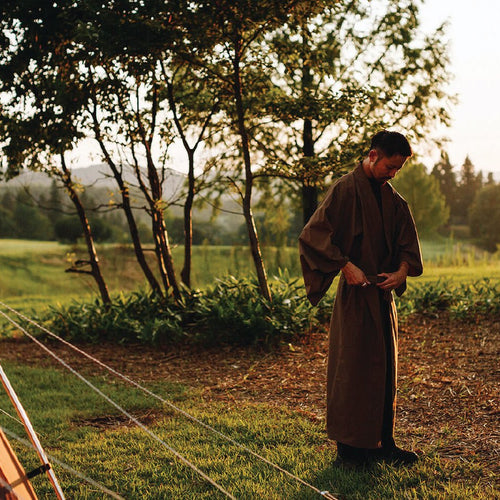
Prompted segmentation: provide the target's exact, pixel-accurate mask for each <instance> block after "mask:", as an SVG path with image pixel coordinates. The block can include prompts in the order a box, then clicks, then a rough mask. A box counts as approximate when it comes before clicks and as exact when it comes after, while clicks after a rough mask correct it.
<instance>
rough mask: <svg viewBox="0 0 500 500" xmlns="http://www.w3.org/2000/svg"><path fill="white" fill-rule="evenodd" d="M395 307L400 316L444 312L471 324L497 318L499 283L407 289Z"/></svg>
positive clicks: (445, 283)
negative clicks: (479, 319)
mask: <svg viewBox="0 0 500 500" xmlns="http://www.w3.org/2000/svg"><path fill="white" fill-rule="evenodd" d="M397 303H398V311H399V312H400V314H402V315H403V316H404V315H407V314H411V313H421V314H437V313H439V312H443V311H448V312H449V313H450V314H451V315H452V317H456V318H460V319H471V320H474V319H476V318H477V317H478V316H484V315H499V314H500V283H498V282H493V281H491V280H489V279H487V278H485V279H482V280H477V281H474V282H472V283H459V284H454V283H451V282H450V281H440V280H438V281H437V282H435V283H425V284H423V283H422V284H419V285H412V286H410V287H409V289H408V290H407V291H406V293H405V294H404V295H403V296H402V297H401V298H400V299H397Z"/></svg>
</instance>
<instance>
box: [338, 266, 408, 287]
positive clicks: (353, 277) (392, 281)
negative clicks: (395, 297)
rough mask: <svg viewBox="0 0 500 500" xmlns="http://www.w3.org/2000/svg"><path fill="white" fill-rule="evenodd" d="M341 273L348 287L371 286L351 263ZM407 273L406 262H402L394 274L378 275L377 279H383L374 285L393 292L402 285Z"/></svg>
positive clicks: (359, 270) (362, 273) (361, 272)
mask: <svg viewBox="0 0 500 500" xmlns="http://www.w3.org/2000/svg"><path fill="white" fill-rule="evenodd" d="M342 273H343V274H344V277H345V280H346V281H347V283H348V284H349V285H353V286H362V287H365V286H367V285H370V284H372V283H370V281H368V278H367V277H366V275H365V273H364V272H363V271H362V270H361V269H360V268H359V267H357V266H356V265H354V264H353V263H352V262H348V263H347V264H346V265H345V266H344V267H343V268H342ZM407 273H408V265H407V264H406V262H403V263H402V264H401V266H400V268H399V269H398V270H397V271H395V272H392V273H380V274H378V275H377V276H378V277H380V278H385V279H384V280H383V281H381V282H380V283H376V285H377V286H378V287H379V288H381V289H382V290H384V291H390V290H394V289H395V288H398V287H399V286H400V285H402V284H403V283H404V281H405V279H406V276H407ZM373 284H375V283H373Z"/></svg>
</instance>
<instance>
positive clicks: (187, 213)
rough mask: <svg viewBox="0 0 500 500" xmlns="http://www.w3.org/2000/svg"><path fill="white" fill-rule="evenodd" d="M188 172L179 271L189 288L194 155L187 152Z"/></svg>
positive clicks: (189, 151)
mask: <svg viewBox="0 0 500 500" xmlns="http://www.w3.org/2000/svg"><path fill="white" fill-rule="evenodd" d="M188 155H189V171H188V192H187V196H186V202H185V203H184V265H183V267H182V271H181V279H182V282H183V283H184V284H185V285H186V286H187V287H189V288H190V287H191V259H192V247H193V202H194V192H195V180H194V155H193V151H191V150H188Z"/></svg>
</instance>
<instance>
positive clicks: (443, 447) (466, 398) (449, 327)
mask: <svg viewBox="0 0 500 500" xmlns="http://www.w3.org/2000/svg"><path fill="white" fill-rule="evenodd" d="M326 343H327V339H326V334H325V333H314V334H312V335H310V336H309V337H307V338H304V339H302V340H301V341H300V342H299V343H297V344H294V345H293V346H282V347H281V348H280V349H279V350H277V351H273V352H257V351H256V350H253V349H248V348H234V347H223V348H216V349H207V350H203V349H199V348H197V349H193V348H192V347H187V346H184V347H177V348H174V349H172V348H170V349H169V350H167V351H164V350H163V351H162V350H159V349H155V348H150V347H144V346H119V345H118V346H117V345H111V344H101V345H86V346H83V348H84V349H85V350H86V351H87V352H89V353H91V354H92V355H94V356H96V357H97V358H99V359H100V360H102V361H105V362H106V363H108V364H109V365H111V366H112V367H113V368H115V369H117V370H119V371H121V372H123V373H125V374H127V375H128V376H130V377H132V378H134V379H136V380H141V381H144V382H148V381H152V380H158V379H162V380H168V381H171V382H181V383H183V384H185V385H188V386H191V387H195V388H198V389H201V390H202V392H203V396H204V398H206V399H207V400H211V399H217V400H233V401H238V400H248V401H256V402H267V403H269V404H271V405H277V406H287V407H290V408H292V409H294V410H296V411H298V412H300V413H302V414H304V415H305V416H307V417H308V418H311V419H314V420H323V419H324V409H325V408H324V406H325V405H324V391H325V372H326V361H327V360H326V355H325V353H326V352H327V346H326ZM51 348H52V349H54V350H55V351H56V352H57V353H58V354H60V355H61V356H62V357H63V358H64V359H67V360H68V361H70V362H71V365H72V366H74V367H76V368H79V369H83V370H84V371H88V370H89V368H88V361H87V360H85V358H83V359H82V358H79V357H78V358H76V357H75V356H74V353H73V352H72V351H69V352H68V349H67V348H65V347H64V346H61V344H53V343H51ZM499 355H500V319H499V318H496V319H486V320H485V319H482V320H481V321H478V322H476V323H469V322H460V321H451V320H449V319H448V318H447V317H442V318H427V317H423V316H417V317H413V318H410V319H409V320H407V321H406V322H405V323H404V324H402V325H401V327H400V364H399V393H398V415H397V424H396V431H397V436H399V437H400V438H399V442H400V443H402V444H403V445H405V446H411V447H415V448H419V449H421V450H423V451H425V452H427V453H430V452H437V453H438V454H439V456H440V457H441V458H443V459H454V460H458V461H471V460H474V461H475V462H476V463H477V464H478V465H479V467H477V475H478V478H477V479H478V480H485V481H488V482H491V481H493V479H491V478H492V477H494V476H495V475H496V477H497V478H498V477H499V476H500V467H499V465H498V464H499V463H500V425H499V424H500V405H499V403H500V364H499ZM0 359H9V360H16V361H18V362H20V363H27V364H30V365H33V364H35V365H51V364H53V363H52V360H50V359H47V356H46V355H45V354H44V353H43V352H41V351H40V350H39V349H38V350H37V349H33V346H32V344H31V343H29V342H26V341H24V340H2V341H0ZM457 474H459V470H458V469H457Z"/></svg>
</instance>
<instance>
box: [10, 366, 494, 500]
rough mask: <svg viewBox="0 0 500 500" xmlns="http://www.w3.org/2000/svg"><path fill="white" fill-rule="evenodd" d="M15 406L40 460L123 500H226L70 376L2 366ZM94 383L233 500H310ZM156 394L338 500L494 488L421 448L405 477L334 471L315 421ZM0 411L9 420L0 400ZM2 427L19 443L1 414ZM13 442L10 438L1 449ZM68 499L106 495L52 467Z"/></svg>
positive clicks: (14, 427) (41, 489) (115, 388)
mask: <svg viewBox="0 0 500 500" xmlns="http://www.w3.org/2000/svg"><path fill="white" fill-rule="evenodd" d="M3 365H4V369H5V371H6V372H7V374H8V376H9V378H10V380H11V382H12V384H13V386H14V387H15V388H16V390H17V392H18V394H19V397H20V399H21V400H22V401H23V403H24V406H25V408H26V410H27V412H28V414H29V415H30V416H31V418H32V421H33V424H34V427H35V429H36V430H37V432H38V433H39V435H40V439H41V442H42V444H43V445H44V447H45V448H46V451H47V453H49V454H50V455H53V456H54V457H56V458H57V459H58V460H60V461H62V462H65V463H67V464H68V465H71V467H73V468H74V469H76V470H77V471H79V472H81V473H83V474H84V475H85V476H87V477H90V478H92V479H94V480H96V481H98V482H100V483H101V484H103V485H105V486H106V487H108V488H109V489H111V490H113V491H115V492H117V493H119V494H121V495H122V496H124V497H125V498H127V499H154V500H156V499H183V500H189V499H193V500H194V499H200V498H206V499H217V498H221V499H222V498H224V495H223V494H222V493H221V492H219V491H218V490H216V489H214V487H213V486H211V485H210V484H208V483H207V482H206V481H205V480H204V479H203V478H202V477H200V476H198V475H197V474H195V473H194V472H193V471H192V470H191V469H189V468H187V467H186V466H185V465H183V464H182V463H181V462H180V461H179V460H178V459H176V458H175V457H174V456H173V455H172V454H171V453H170V452H169V451H168V450H167V449H165V448H164V447H162V446H161V445H160V444H159V443H157V442H155V441H154V440H152V439H151V438H150V437H148V436H147V435H146V434H145V433H144V432H143V431H141V430H140V429H138V428H137V427H135V426H134V425H132V424H131V422H129V421H128V419H126V418H122V417H120V416H118V415H117V412H116V410H115V409H114V408H112V407H110V406H109V405H108V404H107V403H105V402H103V400H101V399H99V398H98V396H96V395H95V394H94V393H92V392H91V391H90V390H89V389H88V388H87V386H85V385H84V384H83V383H81V382H80V381H78V380H77V379H74V378H72V377H71V376H68V375H67V374H66V373H63V372H61V371H59V370H54V369H50V368H43V369H42V368H33V367H28V366H24V365H21V364H15V363H5V364H3ZM92 381H93V382H94V383H95V384H96V385H97V386H98V387H100V388H101V389H102V390H103V391H105V392H106V393H107V394H108V395H110V396H111V397H112V398H113V399H114V400H116V401H117V402H119V404H121V405H123V406H124V407H125V408H126V409H127V411H129V412H131V413H133V414H134V415H136V416H137V418H139V420H142V421H144V422H145V423H146V424H147V425H148V426H149V428H150V429H151V430H152V431H154V432H155V433H157V435H158V436H159V437H160V438H161V439H162V440H164V441H166V442H167V443H168V445H169V446H171V447H172V448H174V449H175V450H177V451H178V452H180V453H181V454H182V455H183V456H184V457H185V458H187V459H188V460H189V461H191V462H192V463H194V465H196V467H198V468H200V469H201V470H203V471H204V472H205V473H206V474H208V475H209V476H210V477H211V478H212V479H214V480H215V481H216V482H217V483H219V484H220V485H221V486H222V487H223V488H224V489H226V490H227V491H229V492H230V493H231V494H232V495H234V496H235V497H236V498H238V499H266V500H267V499H269V500H271V499H276V500H278V499H285V498H286V499H296V500H307V499H315V498H320V495H319V494H317V493H315V492H314V491H313V490H311V489H309V488H308V487H306V486H303V485H301V484H300V483H298V482H296V481H294V480H293V479H291V478H289V477H287V476H284V475H283V474H282V473H280V472H279V471H277V470H276V469H274V468H272V467H270V466H269V465H267V464H265V463H264V462H262V461H259V460H258V459H257V458H255V457H253V456H251V455H249V454H247V453H246V452H244V451H242V450H241V449H239V448H238V447H236V446H234V445H233V444H231V443H228V442H227V441H225V440H223V439H222V438H220V437H217V436H215V435H213V434H211V433H210V432H209V431H207V430H205V429H203V428H201V427H200V426H199V425H196V424H194V423H192V422H191V421H189V420H187V419H186V418H185V417H183V416H179V415H176V414H175V413H173V411H172V410H170V409H169V408H162V406H161V405H159V404H158V403H156V402H154V401H152V400H151V399H150V398H149V397H147V396H142V395H141V394H139V393H138V392H137V391H136V390H135V389H131V388H129V387H125V386H124V385H122V384H121V383H118V382H116V381H114V380H111V379H109V378H108V377H93V378H92ZM152 390H154V391H155V392H156V393H159V394H161V395H162V396H163V397H165V398H167V399H170V400H172V401H173V402H174V403H175V404H176V405H177V406H180V407H182V408H183V409H184V410H186V411H188V412H190V413H191V414H193V415H194V416H195V417H197V418H199V419H201V420H203V421H204V422H206V423H208V424H210V425H211V426H213V427H215V428H216V429H218V430H219V431H221V432H222V433H224V434H226V435H229V436H230V437H231V438H233V439H234V440H236V441H237V442H239V443H241V444H243V445H244V446H246V447H248V448H250V449H251V450H253V451H255V452H257V453H259V454H260V455H262V456H264V457H266V458H267V459H269V460H271V461H272V462H274V463H276V464H279V465H280V466H281V467H283V468H285V469H286V470H288V471H290V472H291V473H293V474H295V475H298V476H299V477H300V478H302V479H303V480H305V481H307V482H308V483H310V484H312V485H313V486H315V487H316V488H319V489H320V490H329V491H330V492H331V493H333V494H337V495H338V496H340V497H341V498H342V499H366V500H369V499H394V498H414V499H417V498H419V499H420V498H435V499H441V498H464V499H465V498H474V499H491V498H494V495H495V491H494V489H493V487H488V486H484V484H481V485H480V484H477V483H476V481H475V480H473V479H471V480H468V477H471V478H472V477H477V475H476V474H475V472H476V471H477V468H478V467H479V465H478V464H476V463H474V461H469V462H461V461H460V460H456V461H449V460H448V461H445V460H440V459H439V458H438V457H437V456H436V455H435V454H434V453H433V450H432V447H431V446H429V448H428V449H427V450H424V452H426V454H425V456H424V459H423V460H421V461H420V462H419V463H418V464H417V465H416V466H415V467H413V468H411V469H405V468H402V469H396V468H392V467H389V466H386V465H374V466H372V467H371V468H367V469H365V470H361V471H353V470H347V469H345V468H339V467H337V466H334V465H333V464H332V463H333V460H334V458H335V456H334V451H333V448H332V447H331V445H330V444H328V442H327V440H326V437H325V433H324V428H323V427H324V423H323V422H318V421H317V420H309V419H307V418H306V417H305V416H304V415H302V414H299V413H295V412H293V411H290V410H286V409H282V408H280V409H276V408H275V407H273V408H271V407H269V406H268V405H266V404H255V403H244V402H239V403H238V404H233V403H223V402H214V401H210V402H207V401H206V400H204V398H203V397H202V395H201V394H200V393H199V392H197V391H195V390H192V389H187V388H185V387H183V386H182V385H179V384H169V383H157V384H155V385H154V386H153V387H152ZM0 408H1V409H3V410H5V411H7V412H9V413H12V412H13V410H12V409H11V406H10V403H9V401H8V399H7V397H6V396H5V395H4V394H0ZM0 424H1V425H2V426H3V427H6V428H7V429H9V430H11V431H13V432H15V433H16V434H23V431H22V429H21V426H20V425H19V424H18V423H17V422H15V421H13V420H12V419H10V418H8V417H7V416H6V415H5V414H4V413H0ZM11 441H12V440H11ZM13 444H14V446H15V448H16V451H17V453H18V455H19V457H20V459H21V461H22V462H23V464H24V465H25V467H26V468H27V469H30V468H32V467H33V468H34V467H36V466H37V465H38V461H37V458H36V457H35V456H34V452H32V451H30V450H27V449H26V448H25V447H23V446H22V445H19V444H18V443H17V442H15V441H14V442H13ZM54 467H55V471H56V473H57V476H58V478H59V480H60V482H61V485H62V488H63V490H64V491H65V494H66V495H67V498H75V499H100V498H104V497H105V495H104V494H103V493H102V492H100V491H97V490H96V489H95V487H93V486H89V485H88V484H86V483H84V482H82V481H81V480H80V479H78V478H76V477H74V476H73V475H71V474H69V473H68V472H66V471H65V470H64V469H62V468H61V467H60V466H57V465H55V466H54ZM33 484H34V487H35V489H36V490H37V493H38V495H39V498H40V499H50V498H53V492H52V491H51V489H50V486H49V484H48V481H47V480H46V479H45V478H44V477H37V478H35V479H33Z"/></svg>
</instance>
